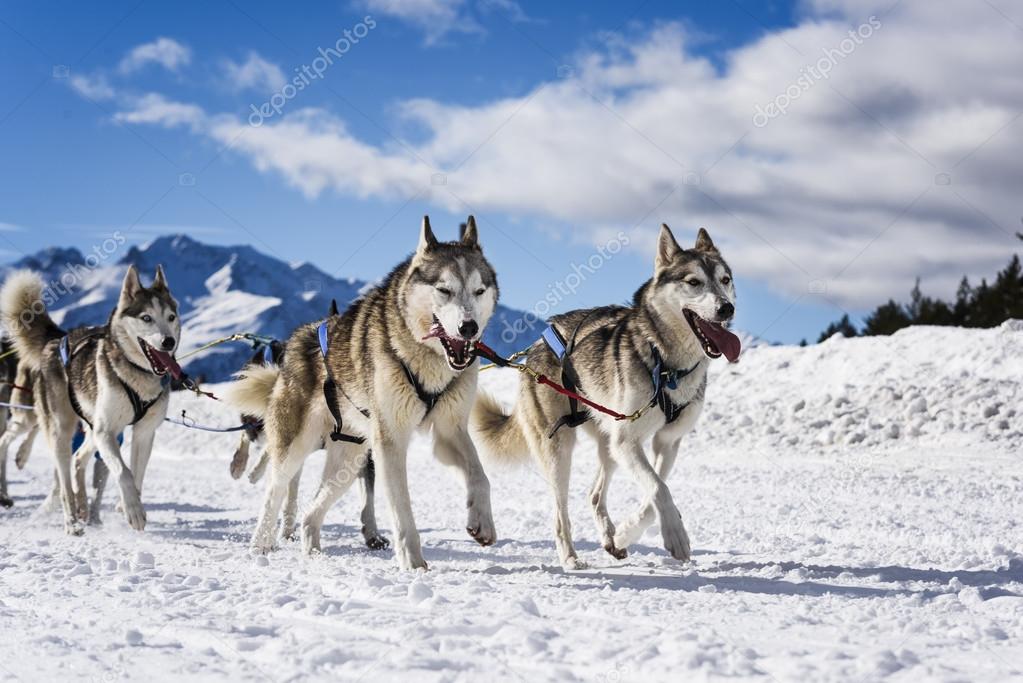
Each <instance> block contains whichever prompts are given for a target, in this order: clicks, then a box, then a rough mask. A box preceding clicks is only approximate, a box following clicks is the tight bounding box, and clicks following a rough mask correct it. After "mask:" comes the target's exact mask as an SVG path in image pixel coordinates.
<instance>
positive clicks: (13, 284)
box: [0, 270, 63, 369]
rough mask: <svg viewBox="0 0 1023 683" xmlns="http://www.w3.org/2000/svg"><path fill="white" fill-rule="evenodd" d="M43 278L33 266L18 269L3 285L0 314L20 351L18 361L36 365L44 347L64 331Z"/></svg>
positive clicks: (12, 340) (30, 365)
mask: <svg viewBox="0 0 1023 683" xmlns="http://www.w3.org/2000/svg"><path fill="white" fill-rule="evenodd" d="M44 287H45V285H44V284H43V279H42V278H41V277H39V275H38V274H36V273H34V272H32V271H31V270H18V271H15V272H13V273H11V275H10V276H9V277H8V278H7V281H6V282H4V286H3V288H2V289H0V317H2V319H3V324H4V328H5V329H6V330H7V334H8V335H9V336H10V338H11V342H12V343H13V344H14V349H15V351H17V352H18V362H19V364H24V365H25V366H26V367H27V368H29V369H36V368H38V367H39V366H40V364H41V363H42V358H43V348H45V346H46V344H47V343H48V342H49V341H50V340H52V339H56V338H59V337H60V336H62V335H63V331H62V330H61V329H60V328H59V327H57V324H56V323H54V322H53V319H52V318H50V314H49V312H48V311H47V310H46V303H45V301H44V300H43V288H44Z"/></svg>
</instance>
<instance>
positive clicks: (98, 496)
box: [89, 454, 110, 526]
mask: <svg viewBox="0 0 1023 683" xmlns="http://www.w3.org/2000/svg"><path fill="white" fill-rule="evenodd" d="M93 458H94V459H95V460H96V464H94V465H93V466H92V489H93V492H94V493H93V494H92V505H91V506H90V507H89V524H91V525H93V526H102V525H103V521H102V520H101V519H100V515H99V511H100V509H102V506H103V492H104V491H106V488H107V479H109V478H110V468H109V467H107V465H106V463H105V462H103V460H101V459H100V458H96V457H95V454H94V455H93Z"/></svg>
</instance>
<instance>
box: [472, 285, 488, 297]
mask: <svg viewBox="0 0 1023 683" xmlns="http://www.w3.org/2000/svg"><path fill="white" fill-rule="evenodd" d="M485 291H487V288H486V287H480V288H479V289H477V290H476V291H475V292H473V294H475V295H476V296H483V292H485Z"/></svg>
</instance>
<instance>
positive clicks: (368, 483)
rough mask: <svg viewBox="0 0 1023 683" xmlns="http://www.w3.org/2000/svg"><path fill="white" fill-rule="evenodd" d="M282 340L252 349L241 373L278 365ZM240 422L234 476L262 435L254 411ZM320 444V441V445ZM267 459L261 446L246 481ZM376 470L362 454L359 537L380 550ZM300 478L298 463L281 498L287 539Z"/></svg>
mask: <svg viewBox="0 0 1023 683" xmlns="http://www.w3.org/2000/svg"><path fill="white" fill-rule="evenodd" d="M330 315H337V309H336V308H335V307H332V309H331V313H330ZM284 349H285V347H284V344H282V343H281V342H279V341H277V340H276V339H275V340H273V341H272V342H270V343H269V344H268V345H266V346H264V347H262V348H260V349H258V350H257V351H256V352H255V353H253V355H252V358H250V359H249V362H248V363H247V364H246V367H245V368H243V369H242V371H241V372H240V373H239V374H240V375H242V376H244V375H246V374H248V373H249V372H251V370H252V369H254V368H265V367H268V366H279V365H280V364H281V362H282V361H283V360H284ZM242 424H244V425H245V429H244V430H242V432H241V438H240V440H239V442H238V448H237V449H236V450H235V452H234V456H233V457H232V458H231V467H230V471H231V476H232V477H233V478H235V479H238V478H239V477H241V476H242V474H243V473H244V472H245V467H246V465H247V464H248V462H249V452H250V451H251V449H252V448H253V447H257V448H263V447H264V446H265V441H266V439H265V438H264V434H265V431H266V430H265V429H264V428H263V422H262V421H261V420H260V419H259V418H258V417H256V416H254V415H242ZM320 447H321V448H322V447H323V444H321V445H320ZM269 463H270V454H269V453H268V452H267V451H266V449H265V448H263V451H262V454H261V456H260V458H259V461H258V462H257V463H256V466H255V467H253V468H252V471H251V472H249V477H248V478H249V482H250V483H252V484H255V483H256V482H258V481H259V480H260V479H262V477H263V474H264V473H265V472H266V468H267V465H269ZM375 476H376V470H375V468H374V465H373V456H372V455H370V454H368V453H367V455H366V464H365V465H364V466H363V468H362V469H361V470H360V471H359V482H360V484H361V485H362V486H361V488H362V516H361V519H362V537H363V538H364V539H365V541H366V545H367V546H368V547H369V548H370V549H372V550H381V549H383V548H386V547H387V546H388V545H390V541H388V540H387V539H386V538H385V537H384V536H382V535H380V532H379V530H378V529H377V517H376V507H375V501H374V488H375V487H374V482H375ZM301 478H302V468H301V467H299V468H298V471H297V472H295V476H293V477H292V478H291V481H290V482H289V483H288V493H287V496H286V497H285V501H284V519H283V524H282V525H281V536H283V537H284V538H288V539H291V538H293V537H294V536H295V527H296V523H297V521H298V486H299V483H300V481H301Z"/></svg>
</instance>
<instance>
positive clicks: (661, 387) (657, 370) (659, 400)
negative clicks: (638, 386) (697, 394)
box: [650, 342, 700, 424]
mask: <svg viewBox="0 0 1023 683" xmlns="http://www.w3.org/2000/svg"><path fill="white" fill-rule="evenodd" d="M650 353H651V355H653V357H654V369H653V370H652V371H651V374H650V379H651V381H652V382H653V385H654V397H653V400H652V401H651V402H650V404H651V405H653V404H654V403H656V404H657V407H658V408H660V409H661V412H662V413H664V421H665V424H671V423H672V422H674V421H675V420H677V419H678V418H679V416H680V415H682V411H684V410H685V409H686V408H687V407H688V406H689V403H688V402H686V403H683V404H681V405H679V404H677V403H675V402H674V401H672V400H671V396H669V395H668V389H676V388H677V387H678V381H679V380H680V379H682V378H683V377H686V376H687V375H689V374H690V373H692V372H693V371H694V370H696V368H698V367H700V361H696V365H694V366H693V367H691V368H689V369H688V370H665V369H664V360H663V359H662V358H661V352H660V351H658V349H657V347H656V346H654V344H653V342H651V343H650Z"/></svg>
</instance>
